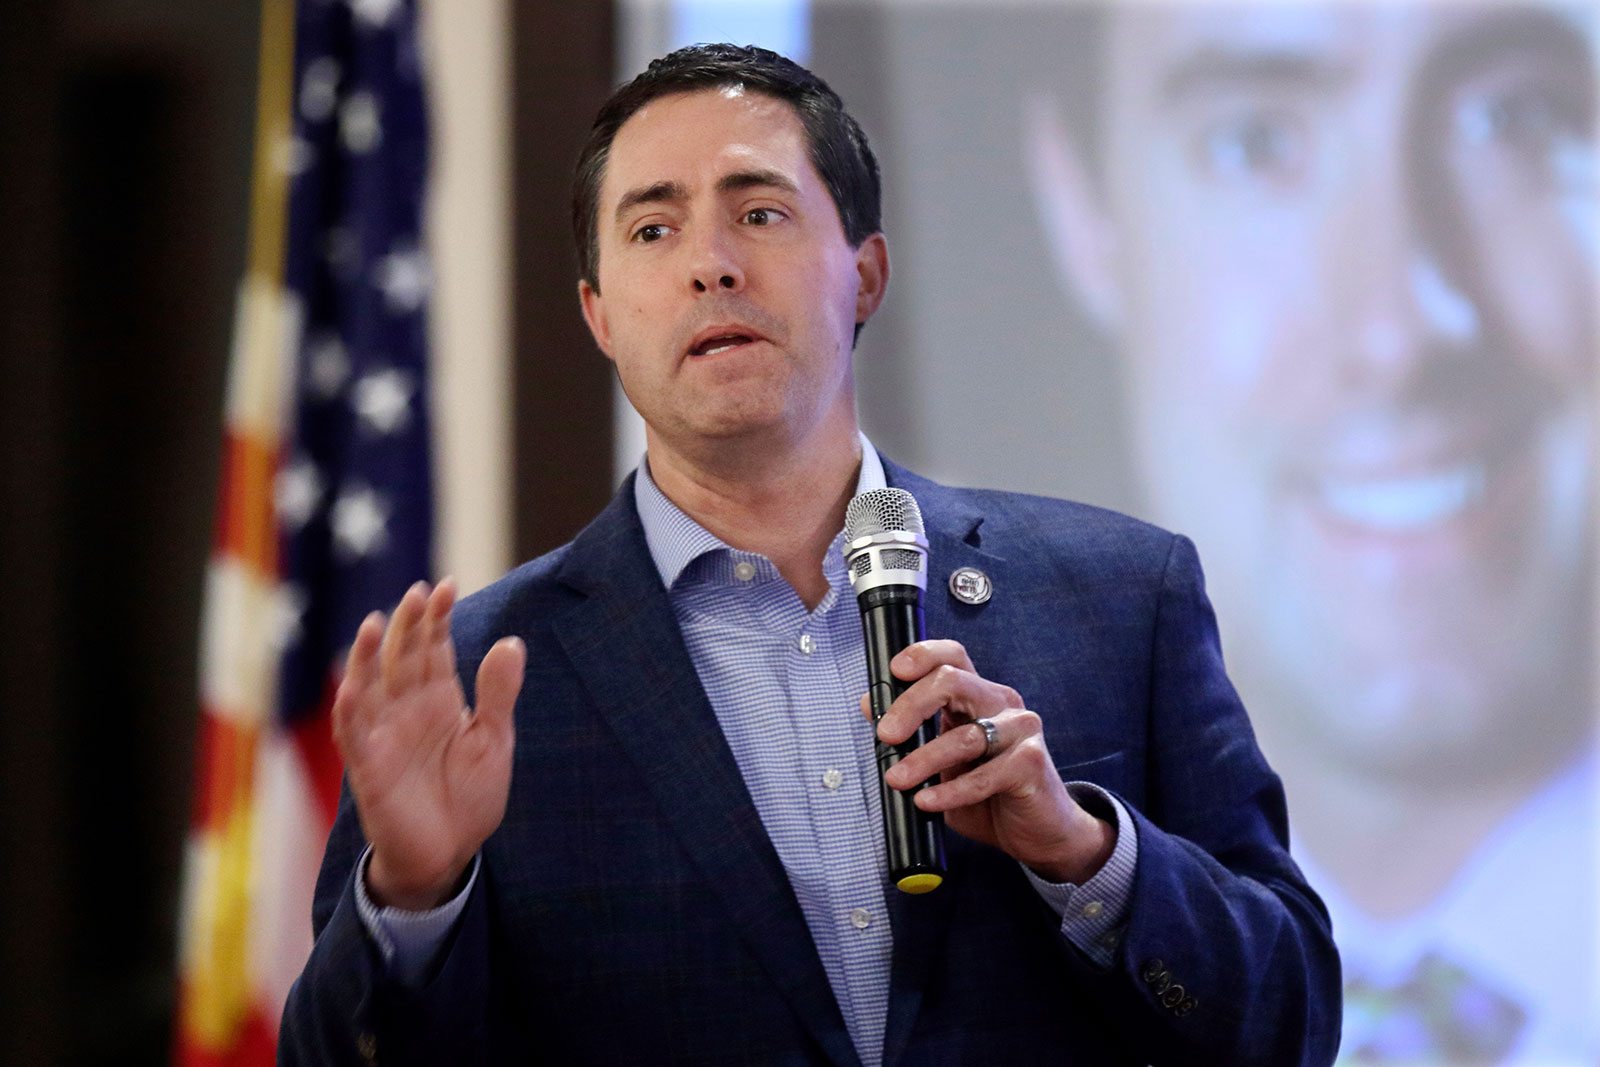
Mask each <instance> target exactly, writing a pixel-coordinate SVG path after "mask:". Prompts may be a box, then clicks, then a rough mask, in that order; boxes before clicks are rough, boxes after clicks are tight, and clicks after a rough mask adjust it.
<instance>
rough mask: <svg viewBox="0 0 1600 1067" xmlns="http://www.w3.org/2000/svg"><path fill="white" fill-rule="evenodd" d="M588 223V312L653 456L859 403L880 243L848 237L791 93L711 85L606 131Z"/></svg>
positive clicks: (798, 439)
mask: <svg viewBox="0 0 1600 1067" xmlns="http://www.w3.org/2000/svg"><path fill="white" fill-rule="evenodd" d="M598 231H599V232H598V245H599V252H600V259H599V272H598V273H599V283H600V285H599V288H598V290H596V289H593V288H591V287H589V286H587V285H583V286H580V295H581V297H582V300H583V306H584V313H585V316H586V318H587V319H588V321H589V325H590V328H591V330H593V332H594V335H595V339H596V341H597V342H598V343H599V345H600V347H601V349H602V350H603V351H604V352H605V353H606V355H607V356H609V357H610V358H611V359H612V360H613V361H614V362H615V363H616V366H617V373H618V376H619V377H620V379H621V382H622V387H623V390H624V391H625V392H626V393H627V395H628V398H629V400H631V401H632V402H633V405H634V407H636V408H637V409H638V410H639V413H640V414H641V415H642V416H643V417H644V420H645V423H646V425H647V426H648V428H649V434H650V440H651V448H652V454H653V455H654V454H655V449H657V448H658V447H659V446H662V445H665V446H666V447H669V448H673V449H675V450H678V451H684V450H690V451H693V450H698V449H700V448H703V447H705V446H707V445H710V446H712V447H720V444H719V443H725V442H727V441H729V440H735V439H737V440H746V441H749V440H753V439H756V438H772V439H776V440H778V441H780V442H783V443H786V444H789V445H794V444H798V443H803V442H804V441H805V439H806V436H807V434H809V433H811V432H814V431H816V430H817V429H818V428H819V427H822V426H824V425H831V424H832V423H831V422H830V420H836V419H838V418H841V417H844V416H846V415H848V417H849V419H853V418H854V411H853V404H854V392H853V386H852V380H851V374H850V351H851V344H852V338H853V334H854V329H855V325H856V323H857V322H864V321H866V318H867V317H868V316H869V315H870V314H871V313H872V311H873V310H874V309H875V308H876V306H877V301H878V299H879V297H880V296H881V294H882V290H883V283H884V281H885V280H886V279H887V273H888V263H887V253H886V251H885V248H884V244H883V238H882V237H881V235H875V236H874V237H871V238H868V240H867V241H866V242H864V243H863V245H862V247H861V249H852V248H851V247H850V245H849V243H848V242H847V241H846V240H845V236H844V229H843V226H842V225H841V223H840V221H839V213H838V210H837V208H836V207H835V206H834V203H833V200H832V199H831V198H830V196H829V194H828V191H827V187H826V186H825V185H824V184H823V182H822V178H821V176H820V175H818V173H817V171H816V168H815V167H814V166H813V165H812V163H811V160H810V157H809V155H808V153H807V150H806V137H805V131H804V129H803V128H802V126H801V124H800V119H799V116H798V115H797V114H796V113H795V111H794V109H793V108H791V107H790V106H789V105H788V104H786V103H783V102H782V101H779V100H776V99H774V98H772V97H768V96H764V95H762V94H760V93H753V92H743V91H739V90H706V91H700V92H692V93H679V94H675V95H672V96H666V97H662V98H660V99H657V100H654V101H652V102H650V103H649V104H647V105H646V106H645V107H643V108H641V109H640V110H639V111H638V112H637V113H635V114H634V115H633V117H631V118H630V119H629V120H628V121H627V122H626V123H625V124H624V125H623V127H622V128H621V129H620V130H619V131H618V132H617V136H616V139H615V141H614V142H613V143H612V146H611V153H610V157H609V160H608V162H607V164H606V170H605V177H604V180H603V181H602V183H601V188H600V201H599V216H598Z"/></svg>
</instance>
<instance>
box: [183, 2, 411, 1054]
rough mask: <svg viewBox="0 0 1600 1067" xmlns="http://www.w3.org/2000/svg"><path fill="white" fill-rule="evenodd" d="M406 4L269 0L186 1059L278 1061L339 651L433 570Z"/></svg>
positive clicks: (335, 778) (313, 866)
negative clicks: (368, 618)
mask: <svg viewBox="0 0 1600 1067" xmlns="http://www.w3.org/2000/svg"><path fill="white" fill-rule="evenodd" d="M416 16H417V12H416V5H415V0H300V3H299V4H298V7H297V5H296V4H295V3H294V2H293V0H262V38H261V65H260V71H259V79H260V89H259V95H258V104H257V107H258V114H257V133H256V146H255V171H254V177H253V180H252V191H251V223H250V253H249V257H250V258H249V263H248V266H247V269H246V274H245V278H244V280H243V282H242V284H241V286H240V292H239V298H238V307H237V311H236V318H235V335H234V350H233V356H232V366H231V371H230V378H229V385H228V396H227V415H226V426H225V433H224V443H223V463H222V474H221V485H220V488H219V503H218V517H217V523H216V532H215V543H214V549H213V553H212V558H211V563H210V567H209V571H208V575H207V587H206V603H205V617H204V626H203V639H202V649H201V714H200V727H199V743H198V753H197V759H198V774H197V778H196V786H195V806H194V818H193V824H192V826H191V830H190V836H189V844H188V855H187V870H186V872H185V883H184V900H183V904H182V908H183V915H182V924H181V925H182V934H181V939H182V943H181V946H180V959H179V985H180V1006H179V1013H178V1019H177V1037H176V1041H175V1051H174V1060H175V1062H177V1063H180V1064H184V1065H200V1064H205V1065H214V1064H215V1065H220V1064H270V1063H272V1062H273V1055H274V1046H275V1044H276V1034H277V1026H278V1019H279V1016H280V1015H281V1012H282V1009H283V1001H284V998H285V997H286V996H287V994H288V991H289V986H290V984H291V983H292V982H293V980H294V978H295V976H296V975H298V973H299V971H300V969H301V967H302V966H303V965H304V963H305V959H306V956H307V954H308V953H309V952H310V949H311V893H312V887H313V884H314V882H315V877H316V870H317V866H318V863H319V861H320V859H321V856H322V848H323V844H324V842H325V840H326V837H327V832H328V828H329V826H330V825H331V824H332V821H333V814H334V806H335V803H336V801H337V798H338V791H339V780H340V774H341V767H340V763H339V759H338V755H337V753H336V752H335V750H334V748H333V745H332V741H331V738H330V734H329V719H328V713H329V707H330V705H331V702H332V696H333V692H334V689H335V687H336V686H337V683H338V678H339V672H340V670H341V665H342V660H343V657H344V653H345V649H346V648H347V647H348V644H349V642H350V640H351V638H352V637H353V636H354V634H355V630H356V626H357V624H358V623H359V622H360V621H361V619H362V617H363V616H364V615H366V613H367V612H369V611H371V610H373V609H374V608H382V609H387V608H389V607H391V606H392V605H393V604H394V603H395V602H396V601H397V600H398V599H399V597H400V595H401V593H403V592H404V591H405V588H406V587H407V586H408V585H409V584H410V583H411V582H413V581H415V580H416V579H418V578H422V577H425V576H426V575H427V574H428V573H429V569H430V551H431V534H432V526H433V507H432V486H431V481H432V479H431V473H430V467H429V447H428V408H427V402H426V383H427V368H426V362H425V360H426V321H425V320H426V316H425V311H426V303H427V297H428V292H429V289H430V285H431V274H430V271H429V267H428V259H427V256H426V254H425V252H424V249H423V232H422V217H423V193H424V179H425V176H426V161H427V152H426V148H427V136H426V133H427V131H426V121H425V119H426V116H425V109H424V101H423V88H422V70H421V59H420V56H419V54H418V48H417V33H416V28H417V27H416Z"/></svg>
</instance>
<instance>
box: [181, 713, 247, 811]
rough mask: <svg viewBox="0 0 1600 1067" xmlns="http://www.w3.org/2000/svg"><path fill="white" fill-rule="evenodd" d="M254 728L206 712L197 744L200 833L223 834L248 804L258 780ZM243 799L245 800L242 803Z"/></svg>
mask: <svg viewBox="0 0 1600 1067" xmlns="http://www.w3.org/2000/svg"><path fill="white" fill-rule="evenodd" d="M257 737H258V731H257V730H256V729H255V728H254V727H245V726H240V725H238V724H237V723H235V722H233V721H231V720H229V719H224V718H220V717H218V716H217V715H214V714H211V713H210V712H205V713H203V714H202V715H201V716H200V730H199V736H198V737H197V738H196V740H195V786H194V795H195V811H194V818H193V825H194V826H195V827H196V828H197V829H208V830H220V829H221V828H222V826H223V824H224V823H225V822H226V821H227V820H228V819H229V818H230V817H231V816H232V815H233V813H234V812H235V811H237V810H238V809H239V806H240V804H241V803H243V802H247V801H248V797H249V794H250V789H251V786H252V784H253V781H254V778H255V760H256V741H257ZM241 798H244V799H243V800H241Z"/></svg>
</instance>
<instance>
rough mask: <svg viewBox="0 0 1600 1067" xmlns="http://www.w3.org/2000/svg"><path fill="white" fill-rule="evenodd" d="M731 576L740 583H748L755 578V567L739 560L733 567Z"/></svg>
mask: <svg viewBox="0 0 1600 1067" xmlns="http://www.w3.org/2000/svg"><path fill="white" fill-rule="evenodd" d="M733 576H734V577H735V578H737V579H739V580H740V581H741V582H748V581H749V580H750V579H752V578H754V577H755V576H756V565H755V564H754V563H750V562H748V561H745V560H740V561H739V562H738V563H735V564H734V565H733Z"/></svg>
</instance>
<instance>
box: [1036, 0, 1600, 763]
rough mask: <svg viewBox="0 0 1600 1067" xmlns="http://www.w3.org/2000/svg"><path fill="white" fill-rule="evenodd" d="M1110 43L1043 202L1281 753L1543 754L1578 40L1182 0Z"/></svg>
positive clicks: (1554, 624) (1142, 18) (1591, 244)
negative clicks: (1093, 120)
mask: <svg viewBox="0 0 1600 1067" xmlns="http://www.w3.org/2000/svg"><path fill="white" fill-rule="evenodd" d="M1104 55H1105V64H1104V67H1105V70H1106V71H1107V74H1106V76H1105V83H1104V86H1103V92H1104V100H1103V102H1102V105H1101V111H1102V115H1103V121H1102V125H1101V134H1102V136H1101V138H1100V140H1101V158H1100V159H1099V160H1098V161H1097V162H1094V163H1091V164H1090V165H1089V166H1087V167H1085V168H1084V169H1083V170H1082V171H1081V172H1078V173H1074V171H1073V169H1072V168H1071V166H1070V165H1068V161H1066V160H1065V159H1064V157H1059V156H1058V157H1056V158H1053V159H1052V158H1050V156H1049V154H1050V152H1051V151H1052V150H1051V149H1050V148H1049V147H1048V146H1047V147H1046V148H1044V149H1042V151H1043V153H1044V154H1045V158H1043V160H1042V162H1040V163H1037V164H1036V168H1035V169H1036V171H1038V172H1039V173H1041V174H1044V175H1045V176H1046V178H1045V180H1044V181H1043V182H1041V183H1039V184H1040V185H1041V186H1042V188H1043V192H1042V193H1041V199H1042V201H1043V203H1042V207H1043V209H1044V215H1045V216H1046V218H1047V223H1048V225H1049V226H1050V227H1051V231H1052V232H1051V236H1052V238H1053V240H1054V243H1055V246H1056V249H1055V250H1056V253H1057V255H1058V258H1059V259H1060V261H1061V264H1062V266H1063V270H1064V272H1065V273H1066V275H1067V276H1068V277H1069V279H1070V280H1071V282H1072V283H1073V285H1074V286H1075V288H1076V289H1077V291H1078V294H1079V295H1080V296H1081V297H1082V298H1083V300H1084V302H1085V304H1086V305H1087V306H1088V307H1089V308H1090V309H1091V311H1092V312H1093V313H1095V314H1096V315H1097V316H1098V317H1099V318H1100V319H1101V320H1102V321H1103V323H1104V325H1105V326H1106V329H1107V332H1108V333H1110V334H1111V335H1112V336H1113V337H1114V338H1115V339H1116V340H1117V341H1118V342H1119V344H1120V345H1121V347H1122V349H1123V350H1124V352H1125V355H1126V359H1127V361H1128V368H1127V373H1128V375H1129V381H1128V385H1129V389H1128V392H1129V395H1130V398H1131V401H1132V412H1131V414H1132V419H1133V430H1134V439H1135V442H1136V446H1137V452H1138V456H1137V460H1138V464H1139V468H1140V472H1141V474H1142V475H1143V478H1144V481H1145V484H1146V487H1147V491H1148V496H1149V503H1150V505H1151V508H1152V511H1153V514H1154V517H1155V518H1156V519H1157V521H1161V522H1163V523H1165V524H1168V525H1171V526H1173V527H1175V528H1177V529H1179V530H1181V531H1183V532H1186V533H1189V534H1191V535H1192V536H1194V537H1195V539H1196V540H1197V542H1198V543H1199V545H1200V548H1201V551H1202V553H1203V556H1204V558H1205V560H1206V564H1207V572H1208V575H1209V577H1210V580H1211V591H1212V594H1213V596H1214V598H1215V599H1216V601H1217V603H1218V605H1219V608H1220V611H1221V615H1222V618H1223V622H1224V627H1225V634H1227V635H1228V636H1229V644H1230V650H1229V651H1230V655H1232V654H1233V649H1234V648H1239V649H1247V650H1249V651H1248V652H1247V653H1246V654H1243V655H1239V656H1234V657H1233V658H1232V660H1231V661H1230V667H1231V668H1232V670H1233V672H1234V674H1235V676H1236V677H1237V678H1238V679H1239V681H1240V683H1241V688H1242V689H1244V690H1245V691H1246V692H1247V695H1251V694H1264V695H1265V699H1264V700H1263V699H1255V701H1254V703H1253V705H1252V713H1253V716H1254V717H1256V718H1257V720H1258V722H1260V723H1261V724H1262V726H1263V735H1264V738H1265V739H1267V740H1268V741H1269V742H1271V741H1272V739H1273V737H1274V736H1275V734H1276V735H1278V736H1293V737H1295V738H1298V739H1300V740H1299V741H1298V742H1297V743H1300V744H1302V745H1306V746H1307V747H1309V748H1311V749H1313V750H1315V751H1316V752H1317V753H1318V756H1319V758H1331V759H1336V760H1339V761H1342V762H1344V763H1345V764H1347V765H1350V766H1356V767H1361V768H1363V769H1364V770H1365V771H1366V772H1370V773H1376V774H1387V773H1403V774H1404V775H1406V776H1407V777H1408V778H1410V779H1411V780H1413V781H1417V780H1421V781H1427V780H1430V778H1429V776H1430V775H1432V776H1437V780H1439V781H1444V780H1448V779H1450V778H1458V777H1459V775H1460V773H1461V772H1462V771H1463V770H1464V769H1466V768H1470V767H1477V766H1481V765H1484V764H1485V763H1487V762H1493V763H1494V764H1495V765H1496V766H1498V767H1501V768H1507V767H1511V768H1514V767H1515V765H1516V763H1517V761H1518V759H1519V758H1521V759H1524V760H1526V762H1528V763H1529V764H1530V765H1544V766H1548V765H1550V763H1551V762H1552V760H1554V759H1557V758H1559V756H1558V755H1557V754H1556V753H1554V752H1552V751H1549V750H1550V749H1555V748H1560V747H1562V746H1565V747H1566V748H1567V749H1568V750H1570V749H1571V748H1573V747H1574V746H1575V743H1576V735H1577V734H1578V733H1579V732H1581V731H1582V730H1583V729H1584V728H1585V726H1586V723H1587V717H1588V714H1589V712H1588V708H1587V706H1586V705H1585V704H1583V703H1582V701H1584V700H1585V694H1586V693H1587V688H1586V686H1587V678H1586V677H1585V670H1584V667H1583V664H1584V662H1585V659H1584V657H1585V656H1586V654H1587V649H1586V647H1584V646H1585V642H1586V640H1587V636H1586V635H1587V632H1588V631H1587V630H1586V628H1585V623H1584V619H1585V617H1586V615H1587V613H1588V611H1589V605H1590V603H1591V600H1590V598H1589V595H1588V592H1587V588H1588V577H1587V574H1586V570H1585V562H1584V561H1585V556H1586V552H1585V543H1586V539H1587V538H1588V537H1589V536H1591V535H1590V532H1589V531H1590V524H1589V521H1588V512H1589V507H1590V492H1589V483H1590V477H1591V471H1590V464H1591V459H1590V457H1591V448H1592V444H1591V440H1590V433H1591V429H1592V427H1591V412H1592V411H1593V409H1594V405H1595V403H1596V400H1595V395H1594V392H1593V384H1594V372H1595V353H1594V345H1595V340H1596V337H1595V328H1594V316H1595V302H1594V295H1593V294H1594V287H1595V283H1596V274H1595V244H1596V232H1595V202H1596V187H1595V183H1596V166H1595V153H1596V139H1595V124H1596V115H1595V84H1594V62H1595V61H1594V56H1593V54H1592V44H1591V42H1590V41H1589V39H1588V38H1587V36H1586V35H1585V33H1584V32H1582V31H1581V30H1580V28H1579V27H1578V26H1577V25H1576V23H1574V22H1572V21H1570V20H1569V19H1568V18H1567V17H1565V16H1564V15H1562V14H1560V13H1559V12H1552V11H1548V10H1542V9H1535V8H1505V7H1486V6H1478V5H1442V4H1428V5H1415V6H1412V5H1406V6H1399V5H1331V6H1327V7H1323V6H1317V7H1300V6H1292V7H1284V6H1277V5H1274V6H1273V7H1271V8H1270V9H1268V8H1261V7H1257V8H1221V9H1219V8H1210V7H1198V6H1179V7H1173V8H1144V9H1133V10H1131V11H1128V12H1126V13H1124V14H1120V15H1117V16H1115V17H1113V18H1111V19H1110V21H1109V23H1108V25H1107V38H1106V41H1105V53H1104ZM1091 203H1092V204H1093V207H1092V208H1089V207H1086V205H1089V204H1091ZM1551 723H1560V724H1567V725H1568V727H1570V728H1569V729H1567V730H1566V731H1565V732H1563V730H1562V729H1561V728H1559V727H1553V728H1546V727H1547V726H1549V724H1551ZM1541 748H1542V749H1544V751H1534V750H1539V749H1541Z"/></svg>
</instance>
